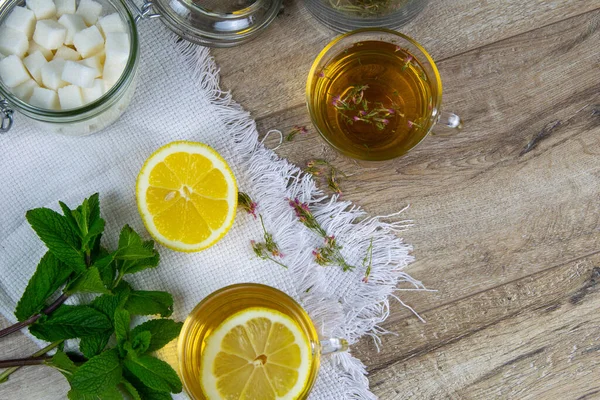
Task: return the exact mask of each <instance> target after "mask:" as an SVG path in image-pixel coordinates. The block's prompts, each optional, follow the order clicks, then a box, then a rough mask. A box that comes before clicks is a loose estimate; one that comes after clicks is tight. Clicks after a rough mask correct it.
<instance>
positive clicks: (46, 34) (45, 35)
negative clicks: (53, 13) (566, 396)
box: [33, 19, 67, 50]
mask: <svg viewBox="0 0 600 400" xmlns="http://www.w3.org/2000/svg"><path fill="white" fill-rule="evenodd" d="M66 36H67V28H65V27H64V26H62V25H61V24H59V23H58V22H55V21H53V20H51V19H44V20H41V21H38V22H37V24H36V25H35V33H34V34H33V40H34V41H35V42H36V43H37V44H39V45H40V46H42V47H45V48H47V49H49V50H56V49H58V48H59V47H60V46H62V45H63V43H64V42H65V38H66Z"/></svg>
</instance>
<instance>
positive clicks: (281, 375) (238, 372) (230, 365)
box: [200, 307, 312, 400]
mask: <svg viewBox="0 0 600 400" xmlns="http://www.w3.org/2000/svg"><path fill="white" fill-rule="evenodd" d="M310 349H311V347H310V344H309V341H308V339H307V337H306V335H305V334H304V333H303V331H302V328H301V327H300V326H299V325H298V323H297V322H296V321H294V320H293V319H292V318H290V317H288V316H287V315H285V314H283V313H280V312H278V311H275V310H273V309H270V308H263V307H253V308H247V309H245V310H243V311H240V312H238V313H237V314H234V315H232V316H231V317H229V318H228V319H226V320H225V321H224V322H223V323H221V325H219V326H218V327H217V328H216V329H215V330H214V331H213V332H211V334H210V336H208V338H207V339H206V347H205V349H204V351H203V353H202V360H201V376H200V380H201V385H202V390H203V391H204V394H205V395H206V397H207V399H209V400H216V399H236V400H237V399H240V400H244V399H247V400H250V399H261V400H263V399H264V400H268V399H273V400H275V399H289V400H294V399H298V398H299V396H300V395H301V394H302V392H303V390H304V387H305V386H306V383H307V381H308V378H309V375H310V368H311V367H310V366H311V361H312V352H311V350H310Z"/></svg>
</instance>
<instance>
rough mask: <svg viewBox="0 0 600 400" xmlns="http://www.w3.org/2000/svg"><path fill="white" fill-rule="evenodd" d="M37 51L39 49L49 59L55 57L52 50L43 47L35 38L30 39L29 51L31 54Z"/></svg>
mask: <svg viewBox="0 0 600 400" xmlns="http://www.w3.org/2000/svg"><path fill="white" fill-rule="evenodd" d="M36 51H39V52H40V53H42V54H43V55H44V57H45V58H46V60H47V61H50V60H52V58H53V57H54V54H53V53H52V50H49V49H47V48H45V47H42V46H40V45H39V44H37V43H36V42H34V41H33V40H30V41H29V50H27V52H28V53H29V54H33V53H35V52H36Z"/></svg>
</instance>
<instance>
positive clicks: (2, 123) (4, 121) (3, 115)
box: [0, 98, 13, 133]
mask: <svg viewBox="0 0 600 400" xmlns="http://www.w3.org/2000/svg"><path fill="white" fill-rule="evenodd" d="M12 125H13V110H12V109H11V108H10V107H9V106H8V102H7V101H6V100H5V99H2V98H0V133H6V132H8V131H10V128H12Z"/></svg>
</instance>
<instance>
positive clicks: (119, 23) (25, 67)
mask: <svg viewBox="0 0 600 400" xmlns="http://www.w3.org/2000/svg"><path fill="white" fill-rule="evenodd" d="M138 60H139V45H138V36H137V29H136V24H135V20H134V17H133V15H132V13H131V12H130V11H129V9H128V8H127V7H126V6H125V5H124V3H123V2H121V1H119V0H80V1H77V2H76V1H75V0H27V2H26V4H24V3H23V1H22V0H8V1H7V2H5V3H4V4H3V5H2V6H0V98H4V99H6V101H4V109H1V108H0V114H1V113H3V112H4V123H3V126H2V127H0V129H4V130H8V129H9V128H10V125H11V124H12V118H14V116H13V115H12V110H9V109H8V106H7V104H9V105H10V108H11V109H15V110H17V111H18V112H19V113H20V114H22V115H24V116H26V117H29V118H30V119H31V120H32V121H35V123H37V124H38V125H39V126H40V127H41V129H43V130H44V131H50V132H56V133H62V134H66V135H88V134H91V133H94V132H98V131H100V130H102V129H104V128H105V127H107V126H108V125H110V124H111V123H113V122H114V121H116V120H117V119H118V118H119V117H120V116H121V114H123V112H124V111H125V109H126V108H127V106H128V105H129V103H130V101H131V98H132V97H133V93H134V91H135V86H136V81H137V66H138ZM0 100H1V99H0ZM0 107H1V106H0ZM0 117H2V115H0Z"/></svg>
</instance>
